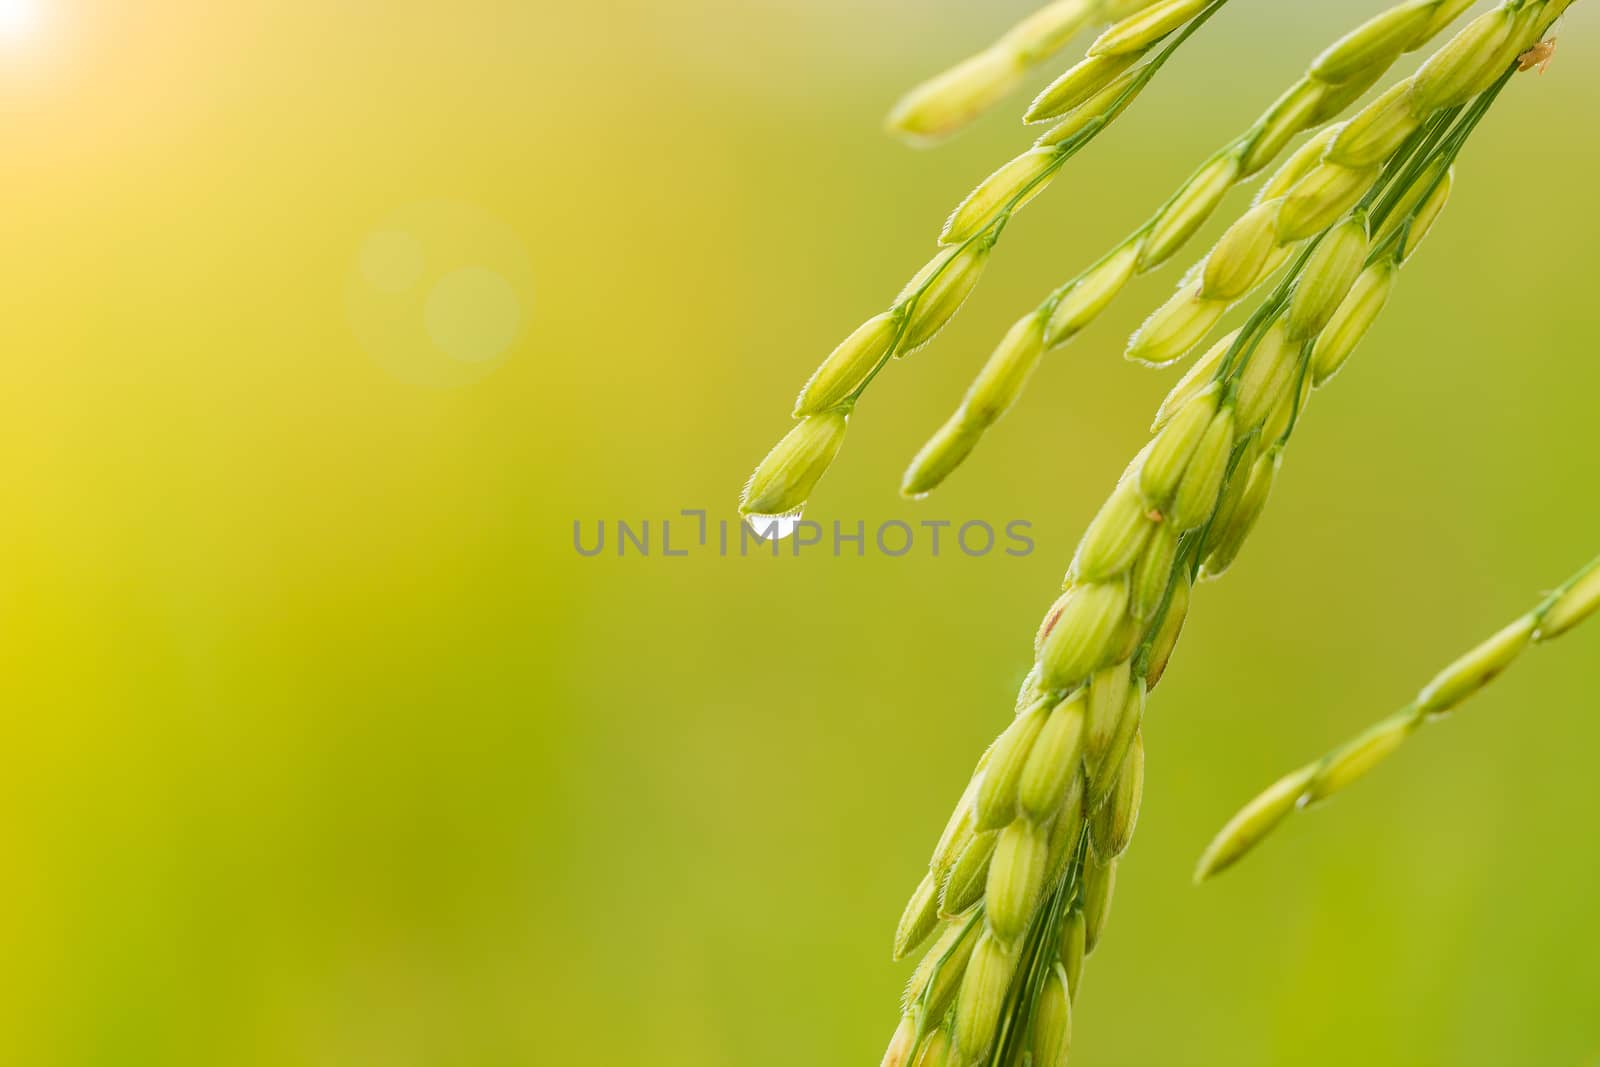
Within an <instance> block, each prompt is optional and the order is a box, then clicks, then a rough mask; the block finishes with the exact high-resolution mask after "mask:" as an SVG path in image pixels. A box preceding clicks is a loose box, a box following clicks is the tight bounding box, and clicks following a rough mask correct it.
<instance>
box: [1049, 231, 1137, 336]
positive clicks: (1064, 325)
mask: <svg viewBox="0 0 1600 1067" xmlns="http://www.w3.org/2000/svg"><path fill="white" fill-rule="evenodd" d="M1140 247H1141V246H1140V245H1139V244H1137V243H1125V244H1123V245H1122V246H1120V247H1119V248H1118V249H1117V250H1116V251H1114V252H1112V253H1111V254H1110V255H1109V256H1107V257H1106V258H1105V259H1104V260H1102V261H1101V262H1100V263H1099V264H1097V265H1096V266H1095V267H1093V268H1091V269H1090V270H1089V272H1088V273H1086V274H1085V275H1084V276H1083V277H1082V278H1080V279H1079V280H1078V281H1077V282H1076V283H1074V284H1073V286H1072V288H1071V289H1069V290H1068V291H1067V293H1066V295H1064V296H1063V297H1062V298H1061V300H1060V302H1059V303H1058V304H1056V306H1055V309H1054V310H1053V311H1052V312H1051V313H1050V323H1049V325H1048V326H1046V328H1045V344H1046V345H1047V346H1048V347H1050V348H1055V347H1056V346H1057V345H1061V344H1064V343H1066V341H1067V339H1068V338H1070V337H1072V336H1073V335H1074V334H1076V333H1077V332H1078V331H1079V330H1081V329H1083V328H1084V327H1085V326H1087V325H1089V323H1091V322H1093V321H1094V320H1095V319H1096V318H1098V317H1099V316H1100V313H1101V312H1103V311H1105V309H1106V308H1107V307H1109V306H1110V304H1111V301H1113V300H1115V299H1116V297H1117V294H1118V293H1120V292H1121V291H1122V287H1123V286H1124V285H1127V284H1128V279H1130V278H1132V277H1133V274H1134V269H1135V267H1136V266H1137V265H1138V261H1139V255H1140Z"/></svg>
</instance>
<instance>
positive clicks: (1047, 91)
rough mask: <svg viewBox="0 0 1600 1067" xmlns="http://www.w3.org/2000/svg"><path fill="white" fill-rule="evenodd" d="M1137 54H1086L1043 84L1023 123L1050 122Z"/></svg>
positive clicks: (1082, 101)
mask: <svg viewBox="0 0 1600 1067" xmlns="http://www.w3.org/2000/svg"><path fill="white" fill-rule="evenodd" d="M1139 57H1140V53H1138V52H1128V53H1124V54H1122V55H1115V56H1087V57H1085V58H1084V59H1082V60H1080V61H1078V62H1077V63H1076V64H1074V65H1073V66H1072V67H1071V68H1069V69H1068V70H1067V71H1066V73H1064V74H1062V75H1061V76H1060V77H1059V78H1057V79H1056V80H1055V81H1053V82H1051V83H1050V84H1049V85H1047V86H1045V87H1044V91H1043V92H1041V93H1040V94H1039V95H1038V96H1036V97H1035V98H1034V100H1033V103H1032V104H1031V105H1029V107H1028V111H1027V113H1026V114H1025V115H1023V117H1022V121H1023V122H1026V123H1035V122H1049V121H1050V120H1051V119H1056V118H1060V117H1061V116H1062V115H1065V114H1066V113H1067V112H1069V111H1071V110H1073V109H1074V108H1077V107H1081V106H1083V104H1085V103H1087V102H1088V101H1089V100H1090V98H1092V97H1093V96H1094V95H1095V94H1096V93H1098V92H1100V90H1102V89H1104V88H1105V87H1106V86H1107V85H1109V84H1111V82H1112V81H1113V80H1114V79H1115V78H1116V77H1117V76H1118V75H1119V74H1121V73H1122V72H1123V71H1125V70H1127V69H1128V68H1129V67H1130V66H1132V65H1133V64H1134V63H1135V62H1136V61H1138V59H1139Z"/></svg>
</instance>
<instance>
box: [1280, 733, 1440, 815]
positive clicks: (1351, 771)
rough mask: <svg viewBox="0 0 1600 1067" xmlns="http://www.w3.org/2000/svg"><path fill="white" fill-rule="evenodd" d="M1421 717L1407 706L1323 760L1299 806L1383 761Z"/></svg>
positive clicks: (1331, 792) (1335, 791) (1326, 796)
mask: <svg viewBox="0 0 1600 1067" xmlns="http://www.w3.org/2000/svg"><path fill="white" fill-rule="evenodd" d="M1420 721H1421V720H1420V719H1419V718H1418V717H1417V716H1416V715H1415V714H1413V713H1412V712H1411V710H1410V709H1406V710H1405V711H1402V712H1400V713H1398V714H1395V715H1391V716H1389V718H1387V719H1384V720H1383V721H1382V722H1380V723H1378V724H1377V725H1376V726H1373V727H1372V728H1371V729H1369V730H1368V731H1367V732H1366V733H1364V734H1362V735H1361V736H1360V737H1357V738H1356V739H1355V740H1354V741H1351V742H1350V743H1349V744H1347V745H1345V746H1344V747H1343V748H1341V749H1339V750H1338V751H1337V752H1335V753H1333V755H1331V756H1329V757H1328V758H1327V759H1326V760H1324V761H1323V762H1322V763H1321V764H1320V765H1319V766H1318V767H1317V771H1316V773H1315V774H1314V775H1312V778H1311V781H1310V782H1309V783H1308V784H1307V786H1306V791H1305V797H1304V799H1303V800H1302V801H1301V804H1302V806H1306V805H1310V804H1315V803H1317V802H1318V801H1321V800H1325V799H1327V798H1328V797H1330V796H1332V795H1333V794H1334V793H1337V792H1338V791H1339V790H1341V789H1343V788H1344V787H1345V786H1347V785H1349V784H1350V783H1351V782H1353V781H1355V780H1356V779H1357V778H1360V777H1361V776H1362V775H1364V774H1366V773H1367V772H1368V771H1370V770H1371V769H1372V768H1373V767H1375V766H1377V765H1378V764H1379V763H1380V762H1382V761H1383V759H1384V757H1385V756H1387V755H1389V754H1390V753H1391V752H1393V751H1394V750H1395V749H1397V748H1399V747H1400V742H1402V741H1404V740H1405V739H1406V736H1407V735H1408V734H1410V733H1411V731H1412V730H1415V729H1416V728H1417V724H1418V723H1419V722H1420Z"/></svg>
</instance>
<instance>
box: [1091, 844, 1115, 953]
mask: <svg viewBox="0 0 1600 1067" xmlns="http://www.w3.org/2000/svg"><path fill="white" fill-rule="evenodd" d="M1116 886H1117V861H1116V860H1112V861H1111V862H1110V863H1100V862H1099V861H1097V860H1096V859H1095V858H1094V857H1093V856H1092V855H1091V856H1088V857H1085V859H1084V864H1083V919H1084V929H1083V954H1084V955H1085V956H1090V955H1093V953H1094V950H1095V948H1096V947H1097V946H1098V945H1099V944H1100V935H1101V934H1103V933H1104V932H1105V929H1106V921H1107V920H1108V919H1110V918H1111V896H1112V893H1113V892H1114V891H1115V889H1116Z"/></svg>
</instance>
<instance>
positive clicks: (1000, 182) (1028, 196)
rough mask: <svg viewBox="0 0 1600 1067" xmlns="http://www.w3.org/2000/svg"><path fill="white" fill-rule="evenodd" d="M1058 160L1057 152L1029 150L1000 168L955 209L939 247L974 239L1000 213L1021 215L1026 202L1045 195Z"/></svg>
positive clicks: (942, 234)
mask: <svg viewBox="0 0 1600 1067" xmlns="http://www.w3.org/2000/svg"><path fill="white" fill-rule="evenodd" d="M1060 159H1061V153H1060V151H1059V150H1058V149H1056V148H1030V149H1028V151H1026V152H1024V153H1022V155H1020V156H1017V157H1016V158H1015V159H1013V160H1010V161H1009V162H1007V163H1005V164H1003V165H1002V166H1001V167H1000V169H999V170H997V171H995V172H994V173H993V174H991V175H989V176H988V177H987V178H985V179H984V180H983V181H982V182H980V183H979V184H978V187H977V188H976V189H974V190H972V192H970V193H968V194H967V198H966V199H965V200H963V201H961V203H960V204H959V205H957V207H956V209H955V211H954V212H952V213H951V215H950V218H949V219H948V220H947V221H946V222H945V224H944V230H943V231H942V232H941V233H940V234H939V243H940V244H942V245H956V244H960V243H961V242H963V241H965V240H967V239H968V238H970V237H974V236H976V235H977V234H978V233H979V232H981V231H982V230H983V229H984V227H986V226H988V225H989V224H990V223H991V222H993V221H994V220H995V219H997V218H999V217H1000V214H1001V212H1007V213H1009V214H1013V215H1014V214H1016V213H1017V212H1018V211H1021V210H1022V208H1023V206H1024V205H1025V204H1027V203H1028V201H1030V200H1032V199H1033V198H1034V197H1036V196H1038V195H1039V194H1040V193H1042V192H1044V188H1045V186H1046V185H1048V184H1049V183H1050V177H1051V173H1052V170H1053V168H1055V167H1056V166H1057V164H1058V163H1059V162H1060Z"/></svg>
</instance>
